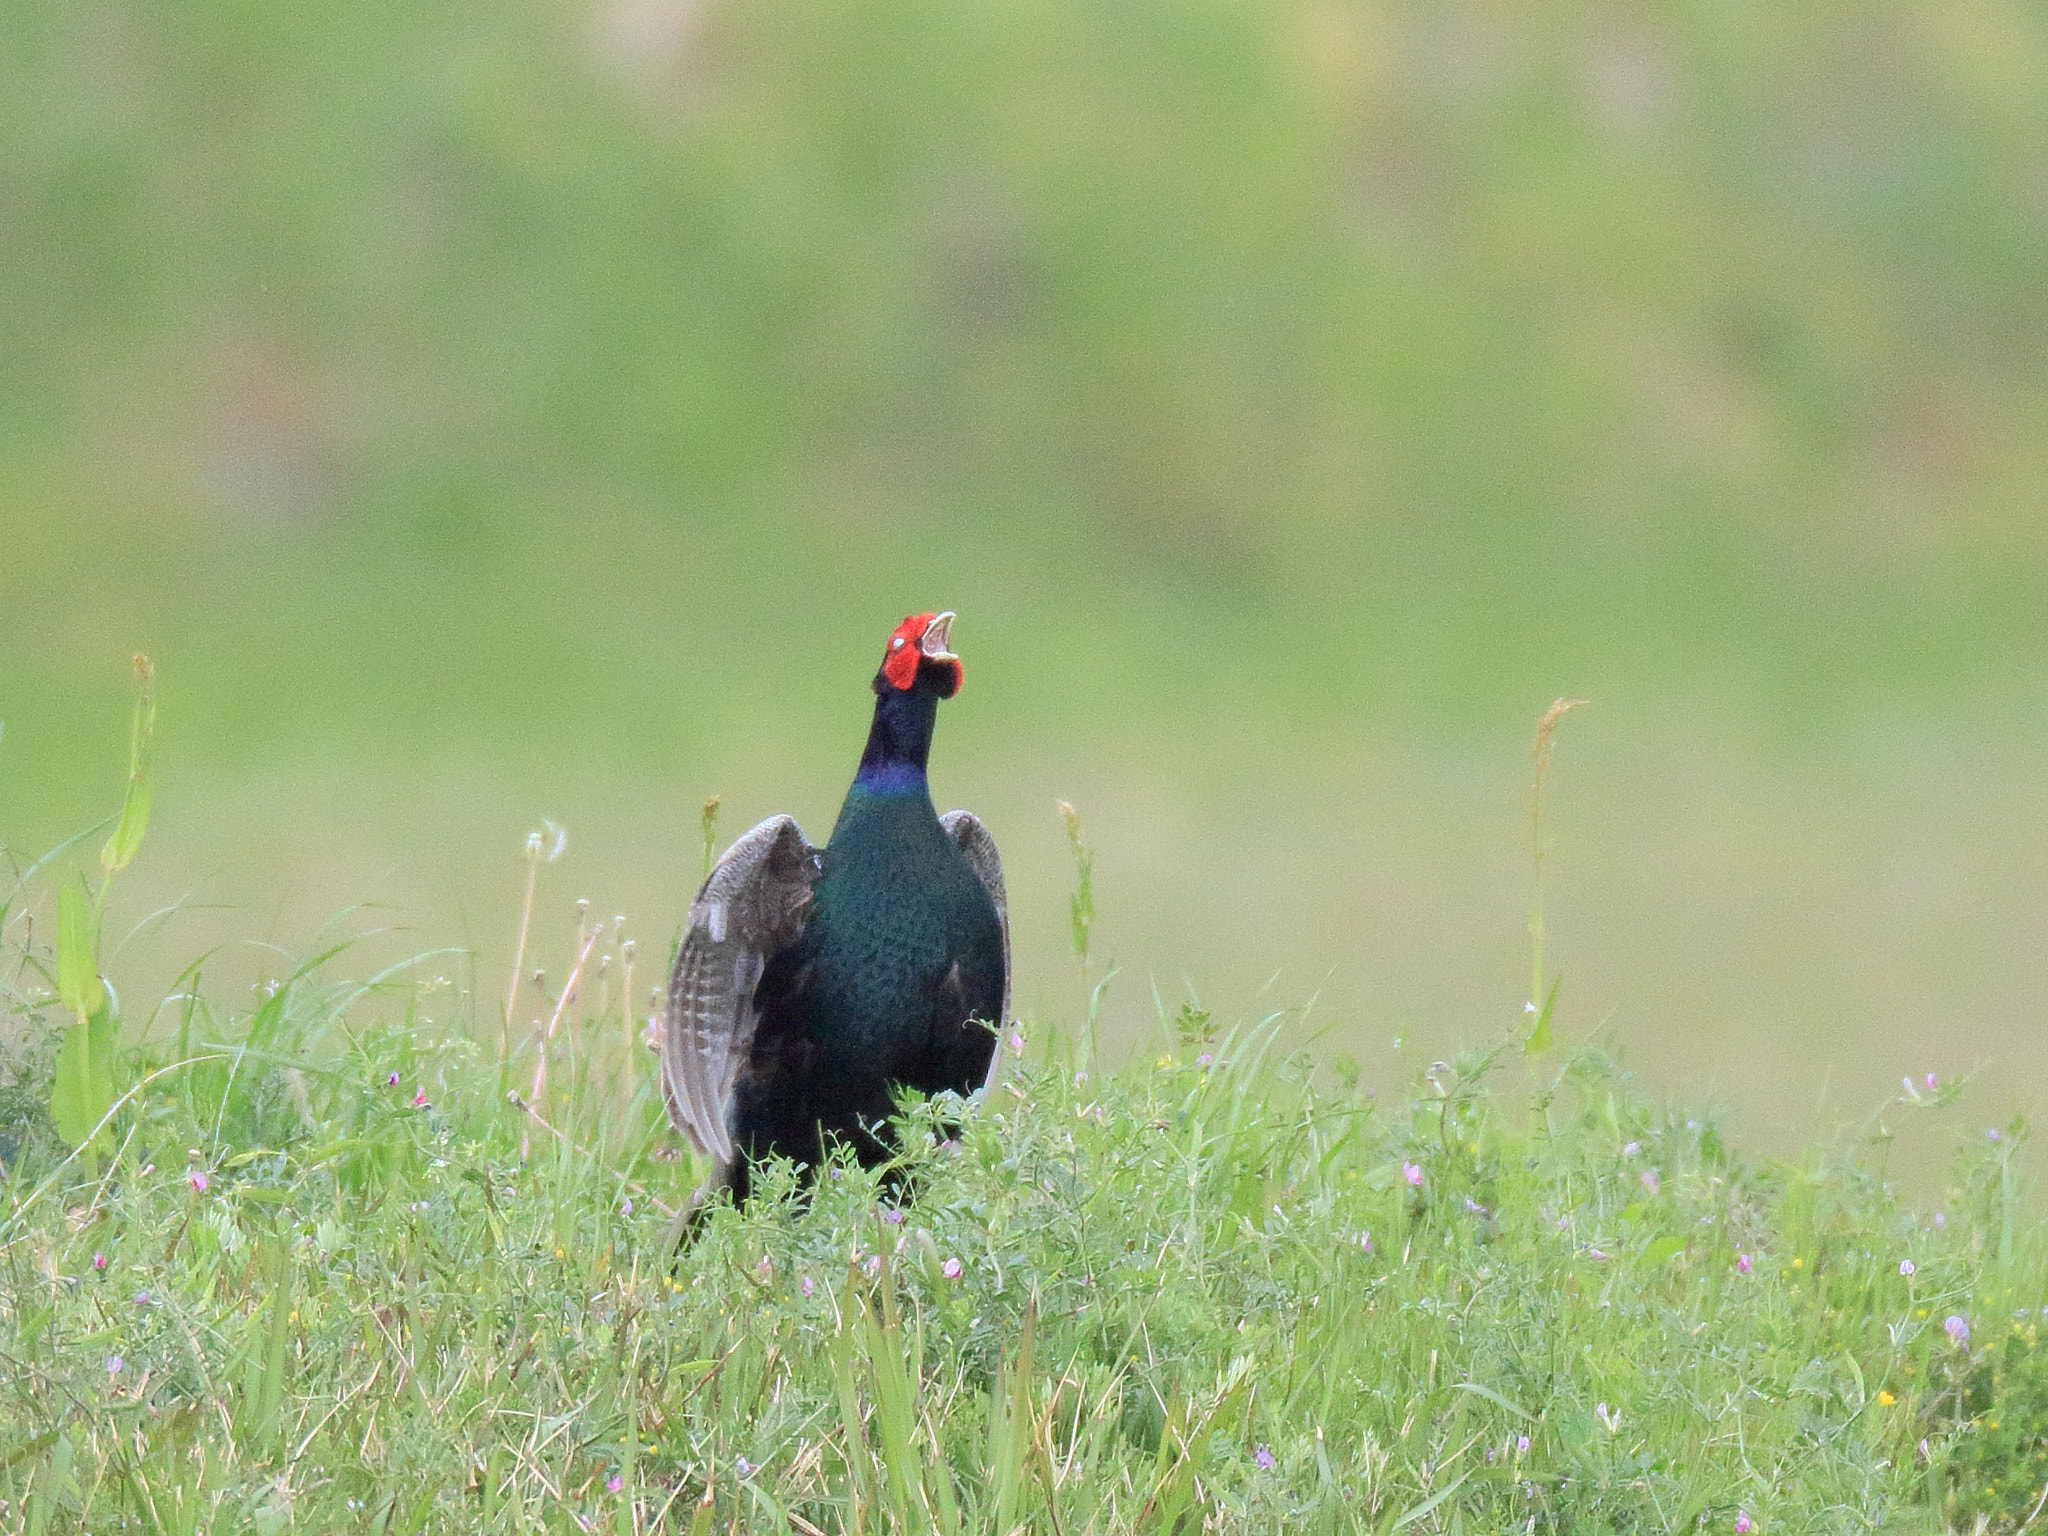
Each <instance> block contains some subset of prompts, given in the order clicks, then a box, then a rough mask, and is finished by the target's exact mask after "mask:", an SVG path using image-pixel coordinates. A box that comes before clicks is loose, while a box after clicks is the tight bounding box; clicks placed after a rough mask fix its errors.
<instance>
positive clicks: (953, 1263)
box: [939, 1259, 960, 1280]
mask: <svg viewBox="0 0 2048 1536" xmlns="http://www.w3.org/2000/svg"><path fill="white" fill-rule="evenodd" d="M939 1273H940V1274H942V1275H944V1276H945V1277H946V1278H947V1279H948V1280H958V1279H959V1278H960V1261H959V1260H958V1259H948V1260H946V1262H945V1263H943V1264H941V1265H940V1266H939Z"/></svg>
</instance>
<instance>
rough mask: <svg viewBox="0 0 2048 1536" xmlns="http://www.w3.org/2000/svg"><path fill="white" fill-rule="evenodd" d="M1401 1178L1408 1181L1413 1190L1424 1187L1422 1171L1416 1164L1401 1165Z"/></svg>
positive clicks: (1406, 1163) (1405, 1163) (1404, 1163)
mask: <svg viewBox="0 0 2048 1536" xmlns="http://www.w3.org/2000/svg"><path fill="white" fill-rule="evenodd" d="M1401 1177H1402V1178H1404V1179H1406V1180H1407V1181H1408V1183H1409V1186H1410V1187H1411V1188H1414V1189H1420V1188H1421V1187H1422V1169H1421V1168H1419V1167H1418V1166H1417V1165H1415V1164H1414V1163H1410V1162H1403V1163H1402V1164H1401Z"/></svg>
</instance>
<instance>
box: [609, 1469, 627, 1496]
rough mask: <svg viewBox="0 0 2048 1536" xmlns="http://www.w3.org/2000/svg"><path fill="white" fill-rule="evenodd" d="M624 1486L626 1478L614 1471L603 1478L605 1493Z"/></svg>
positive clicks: (615, 1491)
mask: <svg viewBox="0 0 2048 1536" xmlns="http://www.w3.org/2000/svg"><path fill="white" fill-rule="evenodd" d="M625 1486H626V1480H625V1479H624V1478H623V1477H621V1476H619V1474H618V1473H616V1472H614V1473H613V1474H612V1475H611V1476H610V1477H608V1478H606V1479H605V1480H604V1491H605V1492H606V1493H617V1492H618V1491H619V1490H620V1489H621V1488H623V1487H625Z"/></svg>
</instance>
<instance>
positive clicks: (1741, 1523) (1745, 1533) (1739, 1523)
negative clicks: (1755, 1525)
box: [1735, 1509, 1752, 1536]
mask: <svg viewBox="0 0 2048 1536" xmlns="http://www.w3.org/2000/svg"><path fill="white" fill-rule="evenodd" d="M1751 1529H1752V1527H1751V1526H1750V1523H1749V1512H1748V1511H1747V1510H1741V1509H1738V1510H1737V1511H1735V1536H1749V1532H1750V1530H1751Z"/></svg>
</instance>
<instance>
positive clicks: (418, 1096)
mask: <svg viewBox="0 0 2048 1536" xmlns="http://www.w3.org/2000/svg"><path fill="white" fill-rule="evenodd" d="M412 1107H413V1108H414V1109H425V1108H426V1107H427V1090H426V1089H424V1088H422V1089H420V1090H419V1091H418V1092H417V1093H415V1094H414V1095H413V1096H412Z"/></svg>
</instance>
